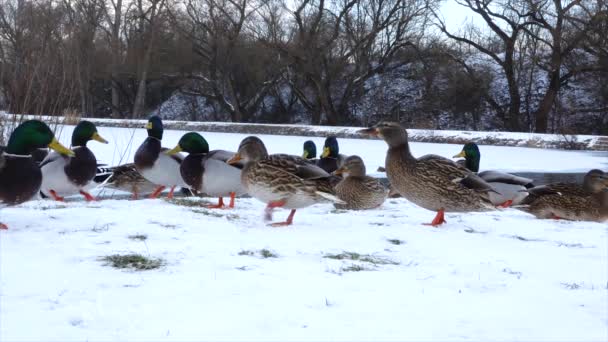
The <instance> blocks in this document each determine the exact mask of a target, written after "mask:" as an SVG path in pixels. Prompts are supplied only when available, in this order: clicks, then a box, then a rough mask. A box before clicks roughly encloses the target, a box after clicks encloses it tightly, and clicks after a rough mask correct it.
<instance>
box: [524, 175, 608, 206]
mask: <svg viewBox="0 0 608 342" xmlns="http://www.w3.org/2000/svg"><path fill="white" fill-rule="evenodd" d="M607 187H608V174H607V173H606V172H604V171H602V170H599V169H593V170H589V171H588V172H587V173H586V174H585V177H584V178H583V183H582V184H577V183H550V184H545V185H539V186H535V187H533V188H530V189H527V192H528V196H527V197H526V198H525V199H524V200H523V201H522V203H521V204H522V205H530V204H533V203H534V202H536V201H537V200H539V199H541V198H543V197H545V196H566V197H571V196H577V197H589V196H591V195H593V194H596V193H598V192H601V191H602V190H604V189H605V188H607Z"/></svg>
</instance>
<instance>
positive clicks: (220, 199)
mask: <svg viewBox="0 0 608 342" xmlns="http://www.w3.org/2000/svg"><path fill="white" fill-rule="evenodd" d="M206 207H207V208H209V209H221V208H223V207H224V198H223V197H218V201H217V204H211V205H208V206H206Z"/></svg>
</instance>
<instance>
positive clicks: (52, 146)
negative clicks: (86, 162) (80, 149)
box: [48, 138, 76, 157]
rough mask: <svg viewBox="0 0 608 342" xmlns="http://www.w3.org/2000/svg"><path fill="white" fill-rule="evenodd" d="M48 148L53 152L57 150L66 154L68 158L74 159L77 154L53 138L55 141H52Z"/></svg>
mask: <svg viewBox="0 0 608 342" xmlns="http://www.w3.org/2000/svg"><path fill="white" fill-rule="evenodd" d="M48 147H49V148H50V149H52V150H55V151H57V152H59V153H61V154H65V155H66V156H70V157H73V156H75V155H76V154H75V153H74V151H72V150H70V149H69V148H67V147H65V146H63V145H61V143H60V142H59V141H57V138H53V141H51V143H50V144H48Z"/></svg>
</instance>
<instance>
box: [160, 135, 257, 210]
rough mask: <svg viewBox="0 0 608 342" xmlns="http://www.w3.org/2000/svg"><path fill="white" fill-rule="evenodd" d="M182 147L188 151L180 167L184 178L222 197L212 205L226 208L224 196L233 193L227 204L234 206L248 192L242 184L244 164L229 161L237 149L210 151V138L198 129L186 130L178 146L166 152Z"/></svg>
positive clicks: (207, 191)
mask: <svg viewBox="0 0 608 342" xmlns="http://www.w3.org/2000/svg"><path fill="white" fill-rule="evenodd" d="M180 151H184V152H187V153H188V156H186V158H184V160H183V161H182V165H181V167H180V172H181V175H182V178H183V179H184V182H186V184H188V186H190V188H192V189H195V190H196V191H199V192H202V193H204V194H206V195H208V196H213V197H218V198H219V200H218V204H217V205H212V206H209V208H223V207H224V199H223V197H224V196H230V204H229V205H228V207H229V208H234V198H235V197H236V196H237V195H242V194H244V193H245V189H244V188H243V185H242V184H241V168H242V166H241V167H237V166H235V165H231V164H228V163H226V162H227V161H228V160H229V159H231V158H232V157H234V153H233V152H228V151H224V150H214V151H211V152H209V144H207V140H205V138H203V136H202V135H200V134H198V133H195V132H190V133H186V134H184V136H182V138H181V139H180V140H179V143H178V144H177V146H175V148H174V149H172V150H171V151H167V154H169V155H171V154H175V153H178V152H180Z"/></svg>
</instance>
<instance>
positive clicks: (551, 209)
mask: <svg viewBox="0 0 608 342" xmlns="http://www.w3.org/2000/svg"><path fill="white" fill-rule="evenodd" d="M523 210H524V211H527V212H529V213H531V214H532V215H534V216H536V217H537V218H540V219H549V218H553V219H563V220H570V221H595V222H605V221H607V220H608V189H604V190H602V191H599V192H596V193H594V194H591V195H589V196H577V195H573V194H565V195H563V194H553V195H545V196H542V197H540V198H538V199H537V200H535V201H534V202H532V204H530V205H529V206H525V208H523Z"/></svg>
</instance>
